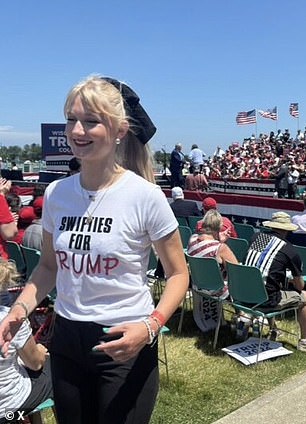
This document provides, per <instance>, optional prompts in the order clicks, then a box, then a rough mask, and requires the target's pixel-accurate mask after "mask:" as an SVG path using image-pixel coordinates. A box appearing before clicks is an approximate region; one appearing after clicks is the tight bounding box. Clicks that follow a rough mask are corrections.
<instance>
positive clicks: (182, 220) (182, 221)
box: [176, 216, 188, 227]
mask: <svg viewBox="0 0 306 424" xmlns="http://www.w3.org/2000/svg"><path fill="white" fill-rule="evenodd" d="M176 220H177V222H178V224H179V225H183V226H184V227H188V220H187V218H186V217H185V216H177V217H176Z"/></svg>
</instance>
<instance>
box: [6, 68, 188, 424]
mask: <svg viewBox="0 0 306 424" xmlns="http://www.w3.org/2000/svg"><path fill="white" fill-rule="evenodd" d="M64 112H65V117H66V119H67V124H66V134H67V139H68V143H69V145H70V147H71V150H72V152H73V155H74V156H75V157H77V158H79V159H80V160H81V163H82V166H81V170H80V172H79V173H77V174H75V175H72V176H70V177H67V178H64V179H61V180H56V181H54V182H52V183H51V184H50V185H49V186H48V187H47V189H46V192H45V196H44V205H43V214H42V226H43V243H42V252H41V257H40V262H39V264H38V266H37V268H36V269H35V271H34V272H33V274H32V276H31V279H30V281H29V282H28V283H27V284H26V287H25V288H24V290H23V291H22V293H21V295H20V296H19V298H18V302H19V303H18V305H19V307H18V306H16V307H15V308H13V309H12V310H11V311H10V313H9V314H8V316H7V317H6V318H5V319H4V320H2V322H1V324H0V347H1V351H2V354H3V355H5V354H6V353H7V349H8V346H9V345H10V344H9V343H10V341H11V339H12V337H13V334H14V328H13V327H12V323H13V322H16V321H18V320H20V318H22V317H24V310H23V308H22V307H20V304H21V302H23V303H24V304H25V305H26V307H27V309H28V312H29V313H30V312H32V311H33V309H34V308H35V307H36V305H37V303H39V302H40V301H41V300H42V299H43V298H44V297H45V296H46V294H47V293H49V292H51V290H53V288H54V287H55V285H56V289H57V297H56V301H55V311H56V320H55V325H54V334H53V338H52V344H51V348H50V355H51V365H52V367H51V369H52V379H53V389H54V401H55V407H56V415H57V420H58V423H59V424H84V423H98V422H100V423H102V422H103V423H111V424H115V423H120V424H124V423H131V422H134V423H135V424H136V423H139V424H140V423H141V424H146V423H149V421H150V417H151V414H152V411H153V408H154V404H155V400H156V397H157V393H158V381H159V376H158V346H157V344H158V343H157V336H158V333H159V331H160V330H161V328H162V327H163V325H164V324H165V323H166V321H167V320H168V319H169V318H170V316H171V315H172V314H173V313H174V312H175V311H176V309H177V308H178V306H179V305H180V303H181V301H182V300H183V298H184V296H185V293H186V291H187V288H188V284H189V276H188V270H187V266H186V261H185V258H184V251H183V247H182V243H181V239H180V234H179V231H178V223H177V220H176V218H175V216H174V214H173V212H172V210H171V208H170V205H169V203H168V201H167V199H166V196H165V195H164V193H163V192H162V190H161V188H160V187H159V186H157V185H156V184H155V183H154V174H153V166H152V162H151V154H150V151H149V148H148V145H147V142H148V141H149V140H150V138H151V137H152V136H153V135H154V133H155V131H156V128H155V126H154V125H153V123H152V121H151V120H150V118H149V116H148V115H147V114H146V112H145V110H144V109H143V107H142V106H141V104H140V103H139V97H138V96H137V95H136V93H135V92H134V91H133V90H132V89H131V88H130V87H128V86H127V85H126V84H124V83H122V82H119V81H117V80H115V79H113V78H106V77H100V76H92V77H88V78H87V79H85V80H84V81H81V82H80V83H78V84H77V85H75V86H74V87H73V88H72V89H71V91H70V92H69V93H68V96H67V99H66V103H65V107H64ZM152 243H153V245H154V248H155V250H156V252H157V254H158V256H159V258H160V260H161V263H162V265H163V268H164V270H165V275H166V276H167V284H166V286H165V289H164V291H163V294H162V297H161V299H160V301H159V302H158V304H157V305H156V306H154V303H153V299H152V296H151V292H150V287H149V285H148V281H147V276H146V272H147V267H148V263H149V256H150V251H151V248H152Z"/></svg>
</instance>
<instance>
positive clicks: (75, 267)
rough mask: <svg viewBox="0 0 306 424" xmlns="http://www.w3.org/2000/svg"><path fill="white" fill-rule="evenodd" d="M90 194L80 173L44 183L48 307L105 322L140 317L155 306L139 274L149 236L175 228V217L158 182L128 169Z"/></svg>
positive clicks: (143, 272) (143, 275)
mask: <svg viewBox="0 0 306 424" xmlns="http://www.w3.org/2000/svg"><path fill="white" fill-rule="evenodd" d="M91 194H93V193H91ZM94 194H95V197H96V199H95V201H90V200H89V196H88V192H86V191H84V190H83V189H82V187H81V185H80V174H76V175H73V176H71V177H68V178H65V179H63V180H57V181H54V182H53V183H51V184H50V185H49V186H48V187H47V190H46V193H45V201H44V207H43V217H42V222H43V228H44V229H45V230H46V231H48V232H49V233H51V234H53V247H54V250H55V252H56V261H57V266H58V272H57V278H56V287H57V298H56V302H55V310H56V312H57V313H58V314H59V315H61V316H63V317H64V318H67V319H70V320H75V321H93V322H96V323H99V324H104V325H110V326H111V325H116V324H120V323H122V322H126V321H139V320H142V319H143V318H144V317H145V316H147V315H148V314H150V313H151V312H152V310H153V307H154V306H153V302H152V296H151V293H150V290H149V287H148V285H147V278H146V271H147V266H148V262H149V254H150V249H151V241H155V240H159V239H160V238H162V237H164V236H166V235H167V234H169V233H171V232H172V231H174V230H175V229H176V228H177V225H178V224H177V220H176V218H175V217H174V214H173V212H172V210H171V208H170V206H169V204H168V202H167V199H166V197H165V195H164V193H163V192H162V191H161V189H160V187H159V186H156V185H155V184H152V183H149V182H148V181H146V180H144V179H143V178H141V177H139V176H137V175H136V174H134V173H133V172H131V171H126V172H125V173H124V174H123V176H122V177H121V178H120V179H119V180H118V181H117V182H116V183H115V184H113V185H112V186H111V187H109V188H107V189H106V190H101V191H100V192H97V193H94ZM88 212H89V213H90V214H92V215H93V221H92V222H91V224H87V223H86V217H87V216H88ZM42 283H43V282H42Z"/></svg>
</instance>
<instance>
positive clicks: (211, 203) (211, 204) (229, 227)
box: [196, 197, 238, 239]
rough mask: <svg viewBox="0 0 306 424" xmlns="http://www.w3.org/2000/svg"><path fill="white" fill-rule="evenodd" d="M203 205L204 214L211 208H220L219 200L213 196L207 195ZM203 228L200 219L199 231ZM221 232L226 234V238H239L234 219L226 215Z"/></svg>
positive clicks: (223, 217) (223, 218)
mask: <svg viewBox="0 0 306 424" xmlns="http://www.w3.org/2000/svg"><path fill="white" fill-rule="evenodd" d="M202 206H203V215H205V213H206V212H207V211H209V210H211V209H216V210H217V209H218V207H217V202H216V201H215V199H214V198H212V197H205V199H204V200H203V202H202ZM201 228H202V221H199V222H198V224H197V227H196V229H197V231H198V232H201ZM221 233H222V234H223V235H224V236H225V239H226V238H228V237H232V238H237V237H238V235H237V232H236V230H235V227H234V224H233V223H232V221H231V220H230V219H228V218H226V217H225V216H222V227H221Z"/></svg>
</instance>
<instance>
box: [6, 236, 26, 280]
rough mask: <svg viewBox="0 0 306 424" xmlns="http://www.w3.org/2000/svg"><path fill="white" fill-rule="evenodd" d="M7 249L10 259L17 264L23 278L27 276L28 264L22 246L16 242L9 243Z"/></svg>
mask: <svg viewBox="0 0 306 424" xmlns="http://www.w3.org/2000/svg"><path fill="white" fill-rule="evenodd" d="M6 248H7V252H8V256H9V259H12V260H13V261H14V262H15V264H16V268H17V271H18V272H19V274H20V275H21V276H25V272H26V263H25V260H24V256H23V253H22V250H21V247H20V245H19V244H18V243H15V242H14V241H7V242H6Z"/></svg>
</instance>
